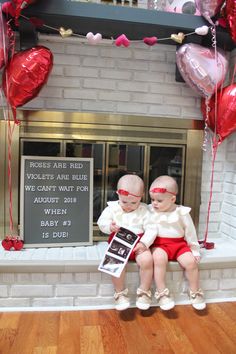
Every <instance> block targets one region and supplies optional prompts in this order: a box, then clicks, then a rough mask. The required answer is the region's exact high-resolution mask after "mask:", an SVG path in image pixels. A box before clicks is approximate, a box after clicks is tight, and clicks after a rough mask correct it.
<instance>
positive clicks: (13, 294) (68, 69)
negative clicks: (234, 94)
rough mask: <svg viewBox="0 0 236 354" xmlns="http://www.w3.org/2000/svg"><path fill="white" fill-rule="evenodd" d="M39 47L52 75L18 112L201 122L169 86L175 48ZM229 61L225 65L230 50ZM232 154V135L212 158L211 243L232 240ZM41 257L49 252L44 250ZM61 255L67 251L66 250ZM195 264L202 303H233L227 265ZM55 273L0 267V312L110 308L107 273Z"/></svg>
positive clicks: (180, 295) (173, 279) (206, 186)
mask: <svg viewBox="0 0 236 354" xmlns="http://www.w3.org/2000/svg"><path fill="white" fill-rule="evenodd" d="M40 44H41V45H45V46H47V47H49V48H50V49H51V50H52V52H53V54H54V66H53V71H52V74H51V75H50V77H49V80H48V83H47V85H45V87H44V88H43V90H42V91H41V93H40V95H39V96H38V97H37V98H35V99H34V100H32V101H30V102H29V103H28V104H27V105H25V106H24V109H46V110H65V111H74V110H76V111H85V112H89V111H90V112H106V113H114V114H122V113H123V114H134V115H135V114H137V115H141V114H142V115H144V116H145V115H149V116H161V117H166V118H167V119H168V117H171V118H177V119H183V118H189V119H199V120H201V119H202V115H201V112H200V109H199V107H200V97H198V96H197V95H196V94H195V93H194V92H193V91H192V90H191V89H190V88H188V87H187V85H186V84H185V83H177V82H175V49H176V48H175V46H167V45H161V44H158V45H156V46H154V47H151V48H150V47H147V46H145V45H144V44H135V45H134V44H132V45H131V46H130V47H129V48H117V47H115V46H112V45H111V44H109V45H108V44H106V43H105V44H100V45H97V46H90V45H88V44H83V43H81V41H80V40H78V39H74V38H67V39H62V38H60V37H59V36H45V35H44V36H43V35H41V36H40ZM231 58H232V59H231V61H232V65H233V63H234V62H235V61H236V60H235V59H236V51H235V52H233V53H232V55H231ZM232 65H231V66H232ZM229 76H230V75H229ZM235 153H236V134H232V135H231V136H230V137H228V138H227V139H225V141H224V142H223V143H222V144H221V145H220V146H219V148H218V152H217V156H216V162H215V172H214V186H213V196H212V205H211V215H210V222H209V232H208V235H209V238H215V239H217V237H221V235H225V236H229V237H232V238H234V239H236V222H235V214H236V177H235V170H236V162H235ZM209 161H211V152H210V142H209V141H208V142H207V151H206V152H205V153H204V154H203V167H202V191H201V197H202V198H201V199H202V205H201V209H200V224H199V235H200V238H203V235H204V232H205V222H206V215H207V207H208V200H209V192H210V172H211V165H210V163H209ZM37 251H38V252H35V251H34V250H28V252H27V253H25V254H22V260H24V259H27V257H29V256H30V257H32V255H35V256H34V259H35V260H37V259H42V257H43V254H44V253H45V252H46V250H40V249H39V250H37ZM218 251H220V246H219V247H218V250H217V252H218ZM47 252H49V253H50V250H48V251H47ZM58 252H59V251H58ZM68 252H72V249H70V250H68ZM74 252H78V253H76V254H75V258H77V256H78V257H79V256H80V255H79V252H80V251H79V250H78V251H77V250H74ZM209 252H213V251H209ZM227 252H229V251H227V250H226V252H225V256H227ZM24 257H26V258H24ZM58 257H59V258H58ZM67 257H69V254H67V256H66V259H67ZM81 257H82V258H81V259H90V260H93V259H95V258H96V257H95V250H94V249H93V247H89V248H87V251H86V254H84V256H83V255H82V256H81ZM47 259H49V258H47ZM53 259H54V260H55V261H56V260H58V259H60V254H59V253H58V254H56V250H55V249H54V250H52V251H51V255H50V260H53ZM71 259H72V258H71ZM213 259H214V257H213ZM230 259H231V260H232V257H231V258H230ZM231 263H232V261H231ZM200 266H201V271H200V278H201V286H202V287H203V289H204V291H205V295H206V299H207V300H208V301H225V300H226V299H234V300H235V291H236V280H235V279H236V268H235V261H234V263H232V264H230V263H229V264H227V263H226V264H225V265H224V267H223V266H222V267H221V266H219V267H218V263H217V266H216V264H215V265H214V266H212V267H211V266H208V265H206V264H205V266H204V264H203V265H200ZM29 267H30V266H29ZM59 268H60V267H59V266H58V270H55V269H56V267H55V266H53V269H54V270H53V271H52V272H50V268H47V270H46V271H45V270H42V271H41V270H39V271H38V272H34V271H31V270H28V269H27V267H26V266H23V268H22V271H21V270H20V269H17V270H16V272H9V273H7V272H8V271H9V270H7V272H4V270H3V272H2V273H0V284H1V285H0V308H1V307H3V308H6V307H45V306H47V307H48V306H52V307H56V306H58V307H68V306H69V307H72V306H77V307H81V308H92V307H93V306H94V307H98V308H99V307H101V308H104V307H106V306H107V307H112V306H113V298H112V295H113V288H112V285H111V280H110V276H108V275H106V274H102V273H100V272H98V271H97V270H96V266H94V271H93V270H91V265H90V266H89V269H90V270H89V271H88V272H86V271H85V270H84V269H83V270H82V271H81V270H79V268H78V270H76V269H77V267H76V266H73V265H72V266H67V270H66V271H61V270H60V269H59ZM131 268H132V269H131ZM131 268H130V271H129V272H128V273H127V285H128V287H129V289H130V291H131V294H132V295H133V300H134V299H135V291H136V288H137V285H138V272H137V269H136V268H134V267H133V266H131ZM172 268H173V266H172ZM172 268H171V269H170V271H169V272H168V274H167V282H168V285H169V287H170V289H171V290H172V292H173V293H174V295H175V299H176V301H177V303H181V302H182V303H183V302H185V303H186V302H187V301H188V300H187V294H186V289H187V286H186V281H185V279H184V278H183V273H182V271H181V270H180V268H178V267H177V266H174V268H173V269H172Z"/></svg>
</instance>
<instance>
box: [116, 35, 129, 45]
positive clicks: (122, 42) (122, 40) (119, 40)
mask: <svg viewBox="0 0 236 354" xmlns="http://www.w3.org/2000/svg"><path fill="white" fill-rule="evenodd" d="M115 45H116V46H117V47H120V46H122V45H123V46H124V47H128V46H129V45H130V41H129V39H128V38H127V37H126V35H125V34H122V35H121V36H119V37H118V38H116V40H115Z"/></svg>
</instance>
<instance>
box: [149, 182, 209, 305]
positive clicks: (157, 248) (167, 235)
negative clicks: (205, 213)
mask: <svg viewBox="0 0 236 354" xmlns="http://www.w3.org/2000/svg"><path fill="white" fill-rule="evenodd" d="M177 193H178V185H177V183H176V181H175V179H174V178H172V177H170V176H160V177H158V178H156V179H155V180H154V182H153V183H152V184H151V186H150V189H149V194H150V197H151V205H149V210H150V212H151V218H150V222H151V223H156V225H158V236H157V237H156V238H155V240H154V242H153V243H152V245H151V249H152V254H153V262H154V280H155V283H156V287H157V290H156V292H155V298H156V299H157V302H158V304H159V306H160V307H161V309H163V310H170V309H172V308H173V307H174V306H175V303H174V300H173V299H172V298H171V296H170V292H169V289H168V288H167V287H166V279H165V277H166V268H167V265H168V261H177V262H178V263H179V264H180V266H181V267H182V268H183V269H184V271H185V275H186V278H187V280H188V282H189V297H190V301H191V303H192V306H193V307H194V308H195V309H196V310H203V309H204V308H205V307H206V304H205V301H204V297H203V292H202V290H201V289H200V288H199V270H198V263H199V261H200V247H199V243H198V239H197V234H196V229H195V227H194V224H193V221H192V218H191V216H190V211H191V209H190V208H188V207H185V206H179V205H177V204H176V203H175V202H176V195H177ZM142 242H145V238H143V239H142Z"/></svg>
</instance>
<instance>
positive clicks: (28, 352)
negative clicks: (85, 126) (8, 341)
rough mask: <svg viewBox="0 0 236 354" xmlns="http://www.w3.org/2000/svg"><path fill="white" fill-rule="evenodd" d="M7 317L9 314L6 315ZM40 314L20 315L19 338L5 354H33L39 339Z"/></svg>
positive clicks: (28, 313) (17, 337)
mask: <svg viewBox="0 0 236 354" xmlns="http://www.w3.org/2000/svg"><path fill="white" fill-rule="evenodd" d="M6 315H7V314H6ZM37 327H38V313H33V312H27V313H25V312H23V313H21V315H20V321H19V326H18V330H17V336H16V338H15V341H14V342H13V344H12V346H11V348H10V350H9V351H8V352H3V353H4V354H22V353H24V354H32V353H33V350H34V345H35V341H36V340H37V339H38V335H37Z"/></svg>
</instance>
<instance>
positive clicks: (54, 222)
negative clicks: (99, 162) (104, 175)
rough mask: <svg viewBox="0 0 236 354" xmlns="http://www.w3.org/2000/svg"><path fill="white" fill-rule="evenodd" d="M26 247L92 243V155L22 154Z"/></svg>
mask: <svg viewBox="0 0 236 354" xmlns="http://www.w3.org/2000/svg"><path fill="white" fill-rule="evenodd" d="M20 204H21V210H20V220H21V221H20V234H21V237H22V238H23V239H24V246H25V247H58V246H78V245H91V244H92V229H93V225H92V222H93V214H92V213H93V159H91V158H63V157H38V156H36V157H35V156H34V157H32V156H22V160H21V203H20Z"/></svg>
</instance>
